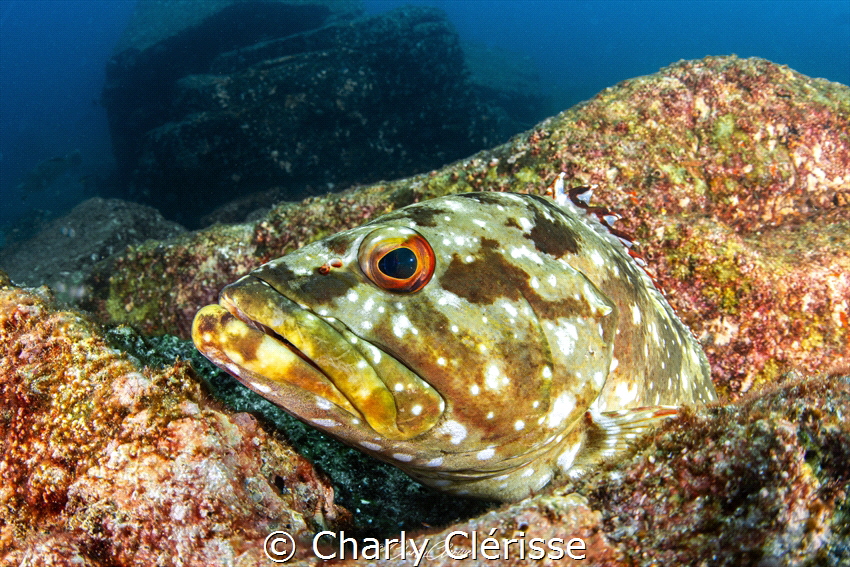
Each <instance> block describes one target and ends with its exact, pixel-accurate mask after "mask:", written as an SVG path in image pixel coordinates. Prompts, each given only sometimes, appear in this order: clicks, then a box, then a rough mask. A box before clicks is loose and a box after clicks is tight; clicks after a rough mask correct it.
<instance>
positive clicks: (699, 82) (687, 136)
mask: <svg viewBox="0 0 850 567" xmlns="http://www.w3.org/2000/svg"><path fill="white" fill-rule="evenodd" d="M848 123H850V88H848V87H846V86H844V85H840V84H837V83H830V82H828V81H824V80H820V79H810V78H808V77H805V76H803V75H800V74H798V73H795V72H794V71H792V70H790V69H788V68H787V67H783V66H780V65H775V64H773V63H770V62H767V61H764V60H761V59H737V58H734V57H716V58H708V59H705V60H701V61H688V62H681V63H678V64H675V65H672V66H670V67H668V68H665V69H663V70H662V71H661V72H659V73H657V74H655V75H649V76H646V77H640V78H637V79H631V80H629V81H625V82H623V83H621V84H619V85H617V86H615V87H611V88H609V89H606V90H605V91H603V92H601V93H600V94H599V95H597V96H596V97H595V98H593V99H592V100H590V101H588V102H586V103H583V104H581V105H578V106H576V107H574V108H571V109H569V110H567V111H566V112H563V113H562V114H560V115H558V116H555V117H553V118H550V119H548V120H546V121H544V122H542V123H540V124H539V125H538V126H536V127H535V128H534V129H532V130H530V131H528V132H526V133H524V134H522V135H519V136H516V137H515V138H513V139H512V140H511V141H510V142H508V143H507V144H504V145H502V146H498V147H496V148H494V149H492V150H488V151H485V152H481V153H479V154H476V155H475V156H473V157H471V158H468V159H465V160H461V161H459V162H456V163H454V164H451V165H449V166H446V167H444V168H442V169H438V170H435V171H432V172H430V173H428V174H422V175H419V176H416V177H412V178H408V179H402V180H399V181H394V182H391V183H380V184H376V185H371V186H367V187H364V188H360V189H356V190H352V191H348V192H345V193H343V194H342V195H341V196H340V195H328V196H323V197H313V198H310V199H308V200H306V201H304V202H303V203H299V204H292V203H285V204H282V205H280V206H278V207H276V208H274V209H273V210H271V211H270V212H268V213H267V214H265V215H264V216H262V218H261V219H260V220H258V221H256V222H253V223H249V224H242V225H235V226H230V227H214V228H211V229H208V230H202V231H199V232H196V233H192V234H188V235H185V236H182V237H179V238H177V239H174V240H171V241H166V242H159V243H150V244H148V245H142V246H136V247H133V248H131V249H130V250H128V251H127V252H126V253H124V254H121V255H119V256H117V257H116V258H114V259H113V260H112V261H111V262H110V263H108V264H102V265H101V266H100V269H99V270H97V272H96V273H95V275H94V276H93V278H92V279H91V280H90V283H91V286H92V289H93V293H92V294H91V295H90V296H88V300H87V302H86V304H85V305H87V307H89V308H90V309H92V310H94V311H96V312H97V313H98V314H99V315H100V316H101V317H103V318H104V319H105V320H108V321H115V322H130V323H133V324H134V325H137V326H139V327H140V328H141V329H144V330H145V332H149V333H161V332H169V333H177V334H181V335H182V336H184V337H185V336H188V329H189V324H190V322H191V320H192V317H193V316H194V313H195V310H196V308H197V306H199V305H205V304H207V303H209V302H210V301H211V300H213V299H215V297H216V294H217V293H218V290H219V289H221V287H223V286H224V285H225V284H227V283H230V282H232V281H234V280H235V279H236V278H237V277H238V276H239V275H241V274H242V273H244V272H246V271H248V270H249V269H250V268H252V267H255V266H257V265H259V264H261V263H263V262H266V261H268V260H270V259H273V258H276V257H278V256H281V255H283V254H285V253H286V252H287V251H290V250H293V249H295V248H297V247H299V246H301V245H303V244H306V243H307V242H310V241H312V240H315V239H318V238H321V237H323V236H327V235H329V234H332V233H334V232H337V231H340V230H343V229H346V228H350V227H352V226H356V225H359V224H362V223H363V222H364V221H366V220H368V219H369V218H372V217H374V216H376V215H379V214H381V213H383V212H387V211H390V210H393V209H395V208H397V207H400V206H403V205H406V204H409V203H411V202H414V201H416V200H422V199H427V198H430V197H435V196H439V195H444V194H447V193H454V192H463V191H479V190H488V191H516V192H530V193H541V192H542V191H543V190H544V188H545V187H546V185H548V184H549V183H551V182H552V180H553V179H554V178H555V176H556V175H557V174H558V173H559V172H560V171H565V172H566V173H567V176H568V177H567V179H568V183H570V184H573V185H582V184H585V185H586V184H593V185H596V186H597V189H596V192H595V195H594V201H595V202H596V203H599V204H601V205H604V206H608V207H609V208H611V209H612V210H614V211H617V212H619V213H620V214H622V215H623V217H624V218H623V220H622V221H621V223H620V224H621V226H622V228H623V229H624V230H627V231H629V232H631V233H633V234H634V235H635V237H636V238H637V240H638V241H639V242H640V244H641V247H640V250H641V252H642V253H643V255H644V257H645V258H646V260H647V262H648V264H649V270H650V272H651V273H653V274H654V276H655V278H656V280H657V281H658V283H659V284H660V286H661V287H662V288H663V289H664V290H665V292H666V295H667V297H668V300H669V301H670V303H671V304H672V305H673V306H674V308H676V311H677V312H678V314H679V316H680V317H681V318H682V319H683V320H684V321H685V322H686V323H687V324H688V325H689V326H690V327H691V329H692V330H693V331H694V332H695V334H696V335H697V336H698V337H699V338H700V340H701V341H702V343H703V345H704V347H705V349H706V351H707V353H708V356H709V360H710V361H711V364H712V371H713V374H714V379H715V383H716V385H717V386H718V388H719V390H720V392H721V393H722V394H726V395H732V396H736V395H738V394H739V393H741V392H745V391H747V390H749V389H750V388H752V387H753V385H755V384H759V383H767V382H770V381H772V380H775V379H776V378H777V377H779V376H781V375H782V374H783V373H784V372H787V371H789V370H792V369H796V370H799V371H803V372H818V371H828V370H841V369H842V368H846V367H847V366H850V300H848V297H850V131H848V130H850V129H848V127H847V124H848ZM140 273H151V274H156V277H153V278H139V277H137V275H138V274H140Z"/></svg>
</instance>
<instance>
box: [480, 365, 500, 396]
mask: <svg viewBox="0 0 850 567" xmlns="http://www.w3.org/2000/svg"><path fill="white" fill-rule="evenodd" d="M501 374H502V372H501V371H500V370H499V367H498V366H496V365H495V364H493V363H491V364H490V365H489V366H488V367H487V373H486V375H485V378H484V385H485V386H487V388H488V389H490V390H496V389H498V387H499V376H500V375H501Z"/></svg>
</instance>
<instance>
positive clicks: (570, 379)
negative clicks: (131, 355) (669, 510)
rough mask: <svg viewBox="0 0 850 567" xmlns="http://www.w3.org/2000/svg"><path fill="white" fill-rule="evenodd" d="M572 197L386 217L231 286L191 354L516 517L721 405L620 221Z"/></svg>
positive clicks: (433, 207)
mask: <svg viewBox="0 0 850 567" xmlns="http://www.w3.org/2000/svg"><path fill="white" fill-rule="evenodd" d="M569 195H570V197H571V198H568V193H567V192H566V191H565V190H564V178H563V175H562V176H561V177H559V178H558V180H557V182H556V183H555V184H554V196H555V200H554V201H553V200H552V199H550V198H548V197H544V196H536V195H525V194H511V193H495V192H479V193H468V194H461V195H452V196H447V197H442V198H437V199H432V200H429V201H425V202H421V203H417V204H414V205H410V206H408V207H405V208H402V209H399V210H397V211H394V212H391V213H389V214H386V215H384V216H382V217H380V218H377V219H375V220H373V221H371V222H368V223H366V224H365V225H363V226H361V227H359V228H355V229H352V230H347V231H345V232H341V233H339V234H336V235H334V236H331V237H328V238H325V239H324V240H320V241H317V242H314V243H312V244H309V245H307V246H304V247H303V248H301V249H299V250H297V251H295V252H293V253H291V254H288V255H286V256H284V257H282V258H278V259H276V260H273V261H271V262H268V263H266V264H264V265H262V266H260V267H259V268H257V269H256V270H254V271H252V272H251V273H249V274H248V275H246V276H244V277H242V278H241V279H239V280H237V281H236V282H234V283H232V284H230V285H228V286H227V287H225V288H224V289H223V290H222V292H221V295H220V298H219V303H218V304H217V305H208V306H206V307H204V308H203V309H201V310H200V311H199V312H198V314H197V315H196V317H195V320H194V324H193V329H192V338H193V340H194V342H195V345H196V346H197V348H198V349H199V350H200V351H201V352H202V353H203V354H204V355H205V356H206V357H207V358H209V359H210V360H211V361H212V362H214V363H215V364H216V365H218V366H219V367H221V368H222V369H224V370H225V371H227V372H228V373H230V374H232V375H233V376H234V377H236V378H237V379H238V380H239V381H240V382H242V383H243V384H244V385H245V386H247V387H248V388H250V389H252V390H254V391H255V392H257V393H258V394H260V395H261V396H263V397H265V398H267V399H269V400H271V401H272V402H274V403H275V404H277V405H279V406H280V407H282V408H283V409H285V410H286V411H287V412H289V413H291V414H292V415H294V416H295V417H297V418H299V419H301V420H303V421H304V422H306V423H308V424H310V425H312V426H314V427H317V428H319V429H322V430H324V431H325V432H327V433H329V434H330V435H332V436H334V437H337V438H339V439H341V440H342V441H344V442H345V443H348V444H349V445H352V446H354V447H356V448H357V449H360V450H361V451H365V452H366V453H368V454H370V455H373V456H374V457H377V458H378V459H381V460H384V461H386V462H389V463H391V464H393V465H395V466H397V467H399V468H400V469H402V470H403V471H404V472H406V473H407V474H409V475H410V476H411V477H413V478H415V479H417V480H419V481H420V482H422V483H424V484H426V485H429V486H431V487H434V488H436V489H439V490H443V491H448V492H452V493H455V494H458V495H468V496H472V497H478V498H485V499H494V500H517V499H521V498H524V497H526V496H528V495H530V494H533V493H536V492H537V491H540V490H541V489H542V488H544V487H545V486H547V485H549V484H550V483H557V482H559V480H564V479H566V478H569V477H574V476H576V475H579V474H582V473H584V472H586V471H587V470H588V469H589V468H591V467H593V466H594V465H595V464H597V463H599V462H600V461H601V460H602V459H604V458H606V457H612V456H614V455H617V454H618V453H620V452H622V451H624V450H626V449H628V447H629V446H630V444H631V443H632V442H633V440H634V439H635V438H636V437H638V436H639V435H641V434H643V433H644V432H646V431H647V430H648V429H649V428H651V427H653V426H654V425H656V424H658V423H659V422H661V421H664V420H666V419H669V418H670V417H673V416H675V415H676V413H677V409H676V408H677V407H678V406H680V405H682V404H699V403H706V402H709V401H712V400H714V399H716V396H717V395H716V392H715V390H714V386H713V385H712V382H711V379H710V376H709V366H708V363H707V361H706V358H705V355H704V353H703V352H702V350H701V348H700V346H699V344H698V342H697V341H696V340H695V339H694V337H693V335H692V334H691V333H690V331H689V330H688V329H687V327H685V325H684V324H683V323H682V322H681V321H680V320H679V318H678V317H677V316H676V315H675V313H674V312H673V309H672V308H671V307H670V305H669V304H668V303H667V301H666V300H665V299H664V297H663V295H662V294H661V293H660V292H659V291H658V290H657V289H656V287H655V286H654V285H653V283H652V280H651V279H650V278H649V277H648V276H647V274H646V273H645V272H644V270H643V269H642V268H641V267H640V266H639V265H638V264H637V263H636V261H635V260H636V258H635V257H634V256H635V254H633V253H630V251H629V249H628V248H627V246H626V245H625V244H630V243H629V242H628V241H627V240H626V239H625V238H624V237H623V236H622V234H620V233H617V232H616V231H614V230H612V228H611V226H610V225H611V222H612V220H613V219H612V218H611V215H609V214H604V215H601V216H602V217H604V218H600V214H598V212H599V211H598V210H597V209H593V208H591V207H589V206H587V202H586V198H585V199H583V198H582V195H580V194H578V193H576V194H575V195H573V192H569ZM624 243H625V244H624Z"/></svg>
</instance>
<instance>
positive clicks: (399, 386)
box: [393, 382, 404, 392]
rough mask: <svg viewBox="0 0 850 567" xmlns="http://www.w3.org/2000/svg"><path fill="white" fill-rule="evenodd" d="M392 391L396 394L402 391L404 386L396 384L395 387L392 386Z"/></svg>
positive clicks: (399, 383)
mask: <svg viewBox="0 0 850 567" xmlns="http://www.w3.org/2000/svg"><path fill="white" fill-rule="evenodd" d="M393 390H395V391H396V392H401V391H402V390H404V384H402V383H401V382H396V383H395V386H393Z"/></svg>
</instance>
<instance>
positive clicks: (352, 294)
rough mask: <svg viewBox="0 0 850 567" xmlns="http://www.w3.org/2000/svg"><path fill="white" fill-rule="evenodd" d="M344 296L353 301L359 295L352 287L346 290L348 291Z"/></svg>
mask: <svg viewBox="0 0 850 567" xmlns="http://www.w3.org/2000/svg"><path fill="white" fill-rule="evenodd" d="M345 298H346V299H348V301H350V302H352V303H354V302H355V301H357V300H358V299H360V296H359V295H357V292H356V291H354V290H353V289H350V290H348V293H346V294H345Z"/></svg>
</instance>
